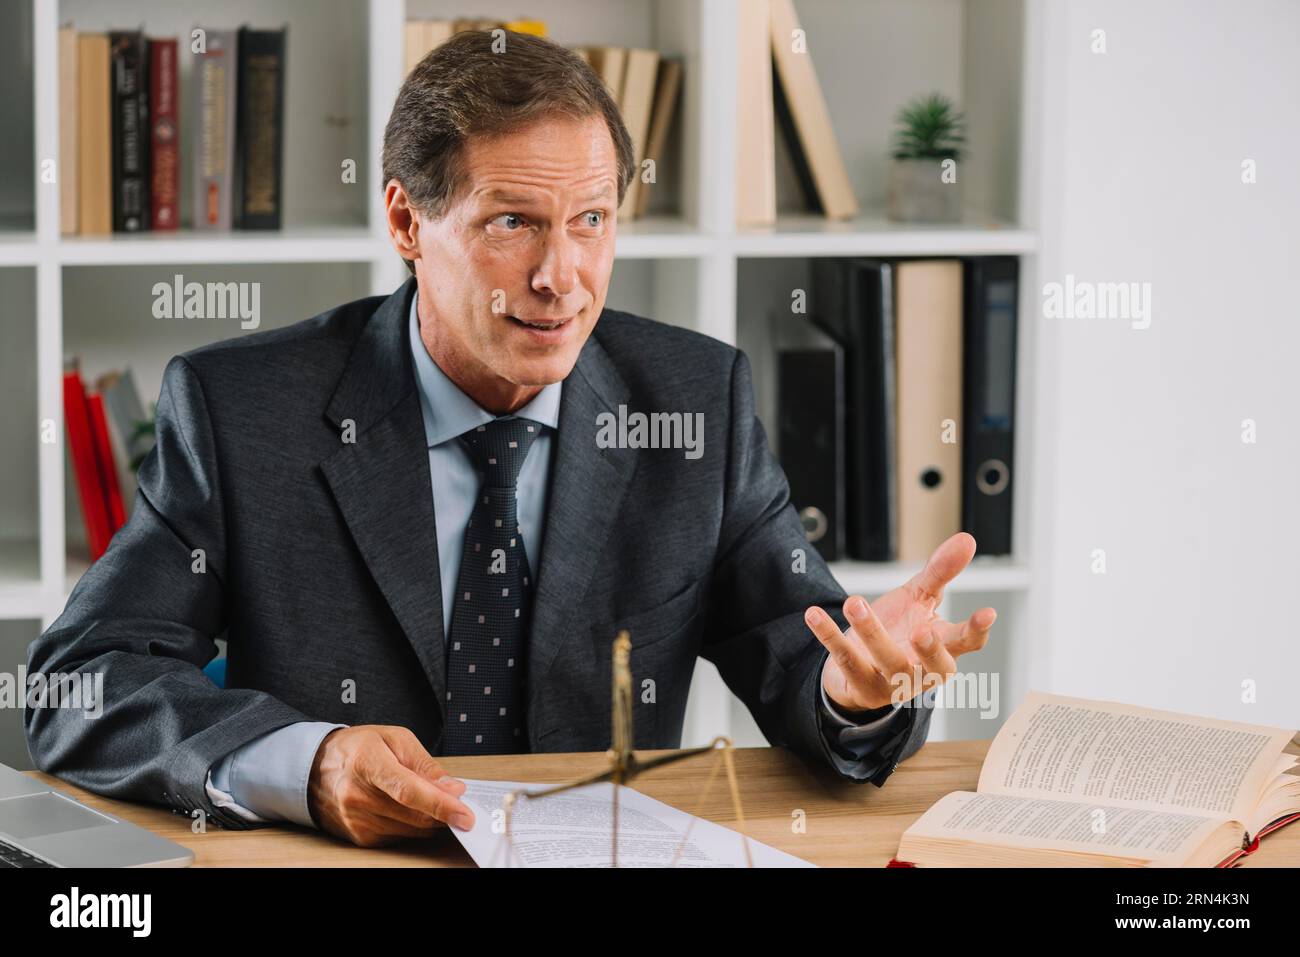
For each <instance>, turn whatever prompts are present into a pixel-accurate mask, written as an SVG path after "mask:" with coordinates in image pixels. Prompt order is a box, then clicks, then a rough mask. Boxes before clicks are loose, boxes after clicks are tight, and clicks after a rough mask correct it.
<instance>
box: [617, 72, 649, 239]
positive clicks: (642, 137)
mask: <svg viewBox="0 0 1300 957" xmlns="http://www.w3.org/2000/svg"><path fill="white" fill-rule="evenodd" d="M658 72H659V51H657V50H646V49H642V48H640V47H634V48H630V49H629V50H628V51H627V67H626V69H625V70H624V73H623V89H622V91H621V92H620V94H619V111H620V112H621V113H622V114H623V125H624V126H626V127H627V132H628V135H629V136H630V137H631V138H632V156H633V160H632V170H631V173H632V175H631V176H630V177H629V178H628V182H627V190H626V192H624V194H623V203H622V205H621V206H620V207H619V210H618V215H619V218H620V219H622V220H630V219H632V218H633V217H634V216H635V214H636V205H637V197H638V195H639V194H640V189H641V175H642V169H641V165H642V163H643V162H644V161H645V158H646V136H647V134H648V133H649V131H650V110H651V109H652V108H653V107H654V98H655V78H656V76H657V74H658Z"/></svg>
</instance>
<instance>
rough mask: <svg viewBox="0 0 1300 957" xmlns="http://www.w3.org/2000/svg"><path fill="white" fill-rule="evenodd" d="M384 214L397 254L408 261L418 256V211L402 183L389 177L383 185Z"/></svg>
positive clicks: (389, 236)
mask: <svg viewBox="0 0 1300 957" xmlns="http://www.w3.org/2000/svg"><path fill="white" fill-rule="evenodd" d="M384 207H385V215H386V216H387V219H388V238H389V239H390V240H392V243H393V248H394V249H396V250H397V254H398V255H399V256H401V257H402V258H403V259H405V260H407V261H408V262H411V261H414V260H416V259H419V258H420V243H419V235H420V219H419V213H417V212H416V210H415V209H414V208H413V207H412V206H411V202H410V197H408V196H407V195H406V190H405V189H403V188H402V184H401V183H399V182H398V181H397V180H395V179H390V180H389V181H388V185H387V186H385V187H384Z"/></svg>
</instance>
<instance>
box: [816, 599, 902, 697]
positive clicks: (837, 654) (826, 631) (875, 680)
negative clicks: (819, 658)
mask: <svg viewBox="0 0 1300 957" xmlns="http://www.w3.org/2000/svg"><path fill="white" fill-rule="evenodd" d="M803 617H804V621H805V622H807V624H808V627H809V628H811V629H812V633H813V634H814V635H816V636H817V640H818V641H820V642H821V643H822V644H823V645H824V646H825V647H826V650H827V651H828V652H830V655H831V657H832V658H834V659H835V664H837V665H838V666H839V669H840V671H842V672H843V673H844V680H845V681H847V682H848V683H849V685H850V686H851V687H854V688H862V689H864V690H869V691H875V692H879V691H880V690H881V684H882V682H883V678H882V676H881V674H880V672H879V671H877V670H876V667H875V665H874V664H873V663H872V661H871V658H870V657H869V656H868V655H867V653H866V649H864V648H863V647H862V645H861V644H860V643H859V642H856V641H853V640H851V639H850V638H848V637H847V636H846V635H845V634H844V632H842V631H840V626H839V625H837V624H836V623H835V619H834V618H832V617H831V616H830V615H828V614H826V610H825V609H824V608H819V607H818V606H816V605H813V606H812V607H811V608H809V609H808V610H807V611H806V612H804V616H803Z"/></svg>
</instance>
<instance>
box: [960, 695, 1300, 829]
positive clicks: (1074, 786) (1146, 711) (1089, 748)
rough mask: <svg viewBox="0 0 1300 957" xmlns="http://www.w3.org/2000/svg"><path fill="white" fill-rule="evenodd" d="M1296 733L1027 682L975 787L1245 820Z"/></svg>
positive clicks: (1251, 813) (1002, 791)
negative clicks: (1055, 691) (1072, 694)
mask: <svg viewBox="0 0 1300 957" xmlns="http://www.w3.org/2000/svg"><path fill="white" fill-rule="evenodd" d="M1294 734H1295V732H1294V731H1290V730H1284V729H1281V728H1270V727H1266V726H1262V725H1250V724H1242V723H1240V722H1236V721H1222V720H1219V719H1217V718H1198V717H1194V716H1192V715H1184V714H1178V713H1176V712H1172V711H1157V710H1154V709H1151V708H1138V707H1134V706H1132V705H1125V704H1117V703H1114V702H1109V701H1089V700H1087V699H1085V698H1068V697H1065V696H1062V695H1049V694H1043V693H1041V692H1037V691H1032V692H1030V693H1029V695H1028V696H1027V697H1026V699H1025V703H1024V704H1023V705H1021V706H1020V707H1019V708H1017V709H1016V711H1015V713H1014V714H1012V715H1011V717H1010V718H1009V719H1008V720H1007V723H1006V724H1005V725H1004V726H1003V727H1002V730H1001V731H999V732H998V735H997V737H996V738H995V739H994V741H993V744H992V746H991V747H990V748H989V753H988V756H987V757H986V758H985V760H984V768H983V770H982V771H981V772H980V780H979V787H978V790H979V791H980V793H983V794H1020V795H1026V796H1034V797H1051V796H1063V797H1073V798H1083V799H1088V800H1093V801H1100V802H1105V803H1110V804H1121V805H1125V806H1129V807H1145V808H1152V809H1160V810H1184V811H1199V812H1203V813H1206V814H1214V815H1221V816H1224V817H1231V818H1232V819H1234V820H1236V821H1239V822H1242V824H1243V825H1244V824H1245V823H1246V822H1248V821H1250V819H1251V817H1252V815H1253V812H1254V809H1255V806H1256V805H1257V804H1258V803H1259V800H1260V798H1261V797H1262V795H1263V793H1264V789H1265V787H1266V786H1267V785H1268V783H1269V780H1270V776H1271V774H1272V772H1273V768H1274V766H1275V764H1276V762H1277V758H1278V756H1279V755H1280V754H1281V753H1282V751H1283V749H1284V748H1285V747H1286V746H1287V744H1288V743H1289V742H1290V741H1291V738H1292V736H1293V735H1294Z"/></svg>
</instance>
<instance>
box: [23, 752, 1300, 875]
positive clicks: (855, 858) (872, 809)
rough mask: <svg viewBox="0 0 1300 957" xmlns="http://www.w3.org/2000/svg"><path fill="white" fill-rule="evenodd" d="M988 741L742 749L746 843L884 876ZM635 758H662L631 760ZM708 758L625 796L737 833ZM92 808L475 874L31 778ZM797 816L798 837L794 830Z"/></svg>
mask: <svg viewBox="0 0 1300 957" xmlns="http://www.w3.org/2000/svg"><path fill="white" fill-rule="evenodd" d="M988 746H989V742H988V741H935V742H930V743H927V744H926V745H925V746H924V747H922V748H921V750H920V751H918V752H917V753H916V754H915V755H914V756H913V757H912V758H910V759H909V760H907V761H905V762H903V763H902V764H900V765H899V766H898V770H897V771H895V772H894V773H893V774H892V775H891V776H890V778H889V780H888V781H887V782H886V784H885V786H884V787H883V788H877V787H875V786H874V785H871V784H861V785H858V784H852V783H849V782H845V781H843V780H841V779H840V778H838V777H837V776H836V775H835V774H834V773H833V772H831V771H830V770H829V769H822V768H811V767H809V766H808V765H807V764H805V763H804V762H803V761H802V760H800V759H799V758H797V757H796V756H795V755H794V754H792V753H790V752H789V751H786V750H784V749H781V748H740V749H738V750H737V751H736V770H737V773H738V777H739V781H740V790H741V801H742V804H743V809H744V814H745V821H746V831H747V833H748V834H749V836H750V837H752V838H754V839H756V840H759V841H762V842H764V843H765V844H770V845H771V846H773V847H777V848H780V849H781V850H783V851H787V852H789V853H791V854H794V855H796V856H797V857H801V858H803V859H804V860H807V861H811V862H812V863H814V864H820V865H822V866H825V867H884V865H885V863H886V862H887V861H888V860H889V859H890V858H891V857H893V856H894V853H895V851H897V850H898V842H899V838H900V837H901V836H902V834H903V831H905V830H906V829H907V827H908V826H909V825H910V824H911V823H912V822H913V821H915V820H916V819H917V818H919V817H920V816H921V815H922V814H923V813H925V811H926V809H927V808H929V807H930V806H931V805H933V804H934V803H935V802H936V801H938V800H939V799H940V798H941V797H943V796H944V795H945V794H947V793H948V792H950V791H973V790H975V785H976V783H977V782H978V780H979V771H980V765H981V763H982V762H983V760H984V755H985V752H986V751H987V750H988ZM639 753H640V754H641V755H642V756H643V757H649V756H651V755H653V754H659V753H662V752H657V751H649V752H639ZM439 760H440V761H441V763H442V765H443V766H444V767H445V768H446V769H447V770H448V771H449V772H450V773H451V774H454V775H456V776H457V777H462V778H484V779H489V780H513V781H536V782H542V783H549V782H558V781H563V780H566V779H569V778H573V777H577V776H579V775H581V774H584V773H590V772H593V771H595V770H597V769H598V768H601V767H603V766H604V765H605V760H606V759H605V755H604V754H601V753H578V754H524V755H508V756H499V757H498V756H490V757H448V758H441V759H439ZM714 760H715V758H714V757H713V756H711V755H704V756H701V757H696V758H688V759H686V760H684V761H681V762H679V763H677V764H673V765H670V766H668V767H665V768H661V769H658V770H654V771H648V772H646V773H645V774H644V775H641V776H640V777H638V778H637V779H636V781H635V782H634V787H635V788H636V789H637V790H639V791H642V792H643V793H645V794H648V795H650V796H651V797H653V798H657V799H658V800H660V801H663V802H665V803H667V804H671V805H673V806H674V807H678V808H681V809H682V810H685V811H689V812H691V813H694V814H698V815H699V816H701V817H705V818H708V819H709V820H712V821H716V822H717V823H719V824H723V825H725V826H727V827H735V826H736V820H735V815H734V813H733V811H732V806H731V798H730V793H729V790H728V788H727V786H726V780H725V778H724V776H723V775H722V774H721V773H719V775H718V777H717V778H716V779H715V781H714V783H713V787H712V790H711V793H710V794H709V795H708V797H707V798H706V799H705V800H704V801H703V802H701V800H700V798H701V790H702V788H703V786H704V783H705V780H706V778H707V777H708V774H709V770H710V767H711V763H712V762H713V761H714ZM28 773H29V774H30V775H31V776H32V777H34V778H36V779H38V780H41V781H44V782H46V783H48V784H49V785H51V786H52V787H55V788H57V789H58V790H61V791H63V792H64V793H66V794H69V795H71V796H72V797H75V798H76V799H77V800H79V801H82V802H84V803H85V804H87V805H89V806H90V807H93V808H98V809H100V810H102V811H106V812H107V813H109V814H112V815H114V816H116V817H119V818H122V819H123V820H126V821H130V822H132V823H133V824H137V825H139V826H141V827H144V828H148V829H149V830H151V831H153V832H154V833H156V834H159V835H161V836H163V837H165V838H167V839H169V840H172V841H175V842H176V843H177V844H181V845H184V846H185V847H188V848H190V849H191V850H193V851H194V855H195V861H194V864H195V866H196V867H472V866H473V861H471V860H470V857H469V855H468V854H466V853H465V851H464V849H463V848H461V846H460V843H459V842H458V841H456V839H455V838H454V837H452V836H451V834H450V833H448V832H446V831H443V832H441V833H440V834H439V835H437V836H435V837H432V838H429V839H427V840H414V841H406V842H403V843H400V844H396V845H392V846H389V847H385V848H358V847H353V846H352V845H350V844H347V843H345V842H343V841H340V840H338V839H336V838H334V837H332V836H330V835H327V834H323V833H321V832H319V831H316V830H313V829H310V828H301V827H298V826H296V825H289V824H284V825H278V826H276V827H267V828H259V829H256V830H251V831H228V830H224V829H222V828H219V827H209V828H208V829H207V831H206V833H202V834H195V833H193V832H192V831H191V822H190V820H189V818H187V817H185V816H183V815H181V814H179V813H172V812H171V811H170V810H169V809H167V808H162V807H158V806H156V805H148V804H134V803H128V802H124V801H116V800H113V799H111V798H105V797H101V796H99V795H97V794H93V793H91V792H89V791H85V790H83V789H81V788H78V787H75V786H73V785H71V784H68V783H66V782H64V781H61V780H59V779H58V778H55V777H52V776H50V775H47V774H42V773H40V772H38V771H32V772H28ZM797 811H802V812H803V819H804V822H805V827H804V830H803V832H802V833H799V832H797V831H796V829H795V828H794V827H793V826H792V823H793V821H794V820H795V814H796V812H797ZM1242 866H1244V867H1297V866H1300V825H1289V826H1287V827H1284V828H1282V829H1281V830H1280V831H1277V832H1275V833H1274V834H1271V835H1269V836H1268V837H1267V838H1265V839H1264V840H1263V841H1262V842H1261V843H1260V847H1259V850H1258V851H1256V852H1255V853H1254V854H1252V855H1250V856H1249V857H1248V858H1246V860H1245V861H1244V862H1243V864H1242Z"/></svg>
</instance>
